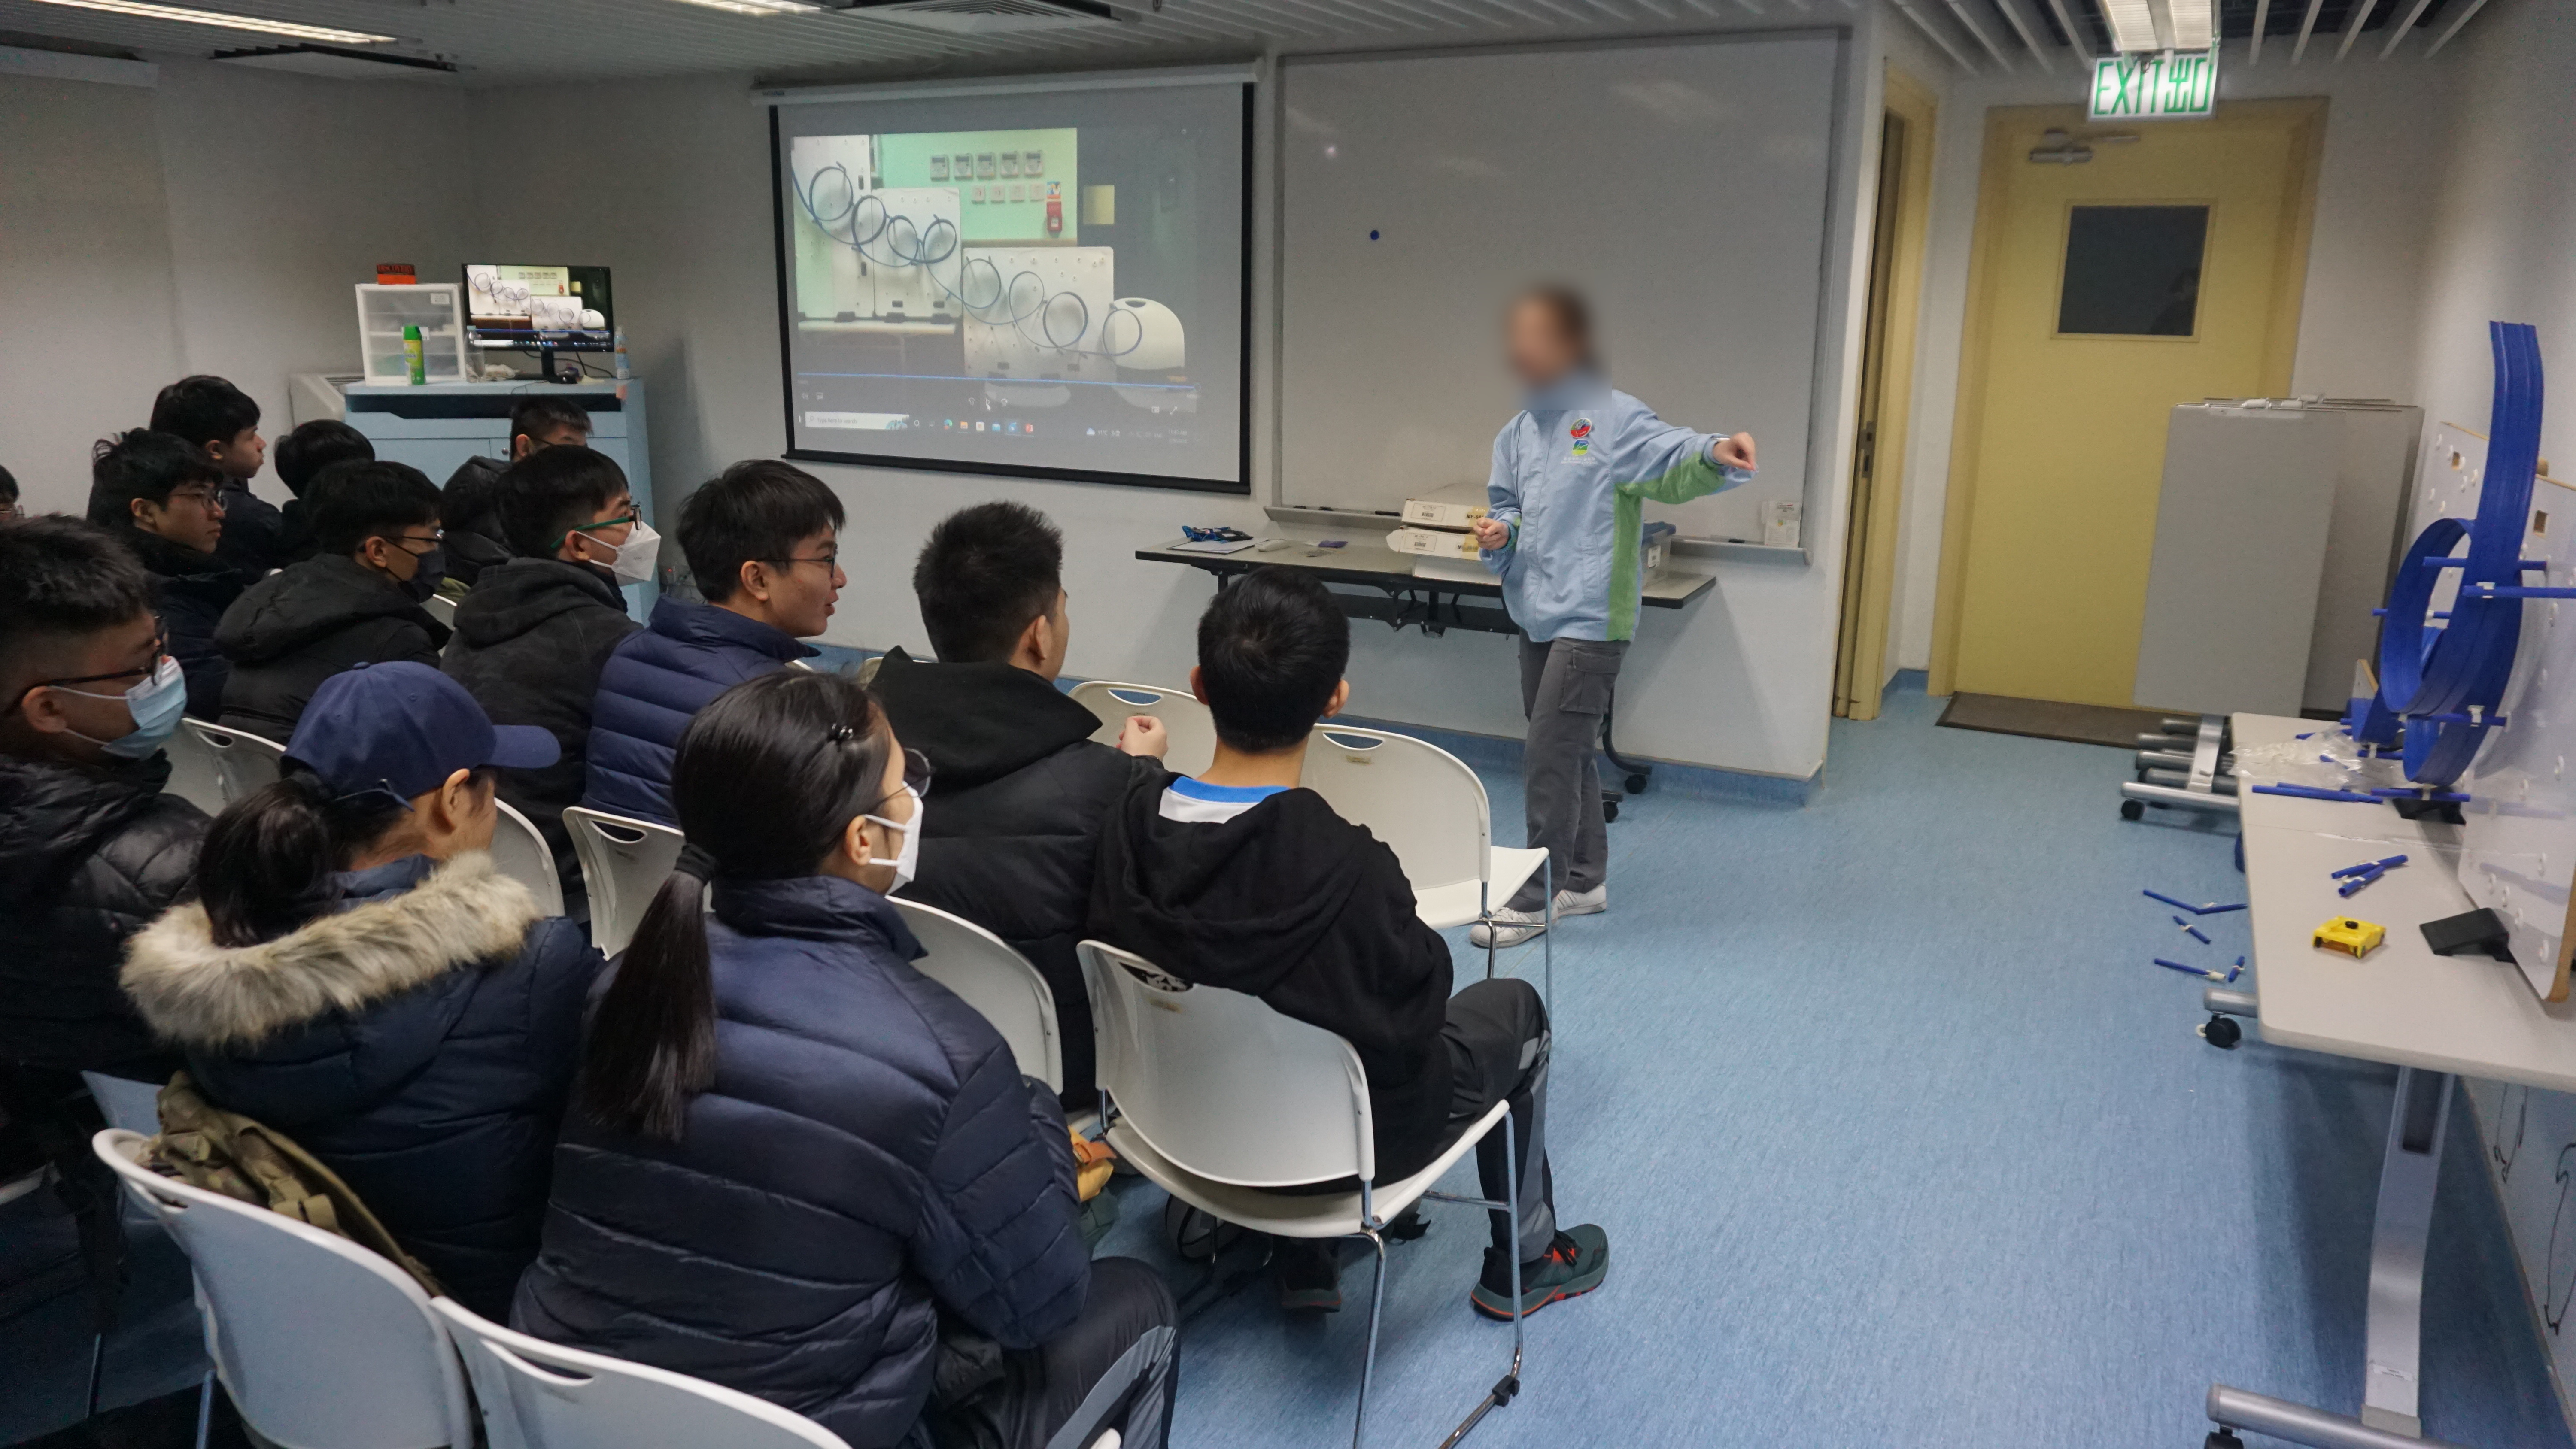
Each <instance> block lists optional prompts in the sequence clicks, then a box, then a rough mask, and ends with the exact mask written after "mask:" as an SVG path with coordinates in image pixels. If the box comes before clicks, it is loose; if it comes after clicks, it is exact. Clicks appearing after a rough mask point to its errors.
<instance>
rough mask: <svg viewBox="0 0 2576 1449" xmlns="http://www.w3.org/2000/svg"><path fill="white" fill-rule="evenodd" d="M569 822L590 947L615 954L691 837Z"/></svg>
mask: <svg viewBox="0 0 2576 1449" xmlns="http://www.w3.org/2000/svg"><path fill="white" fill-rule="evenodd" d="M796 662H798V663H803V662H804V661H802V660H798V661H796ZM563 822H564V829H565V830H567V831H569V832H571V834H572V853H573V855H574V857H575V858H576V859H578V860H579V861H580V862H581V883H582V888H583V889H585V890H587V891H588V892H589V893H590V943H591V944H592V945H594V946H597V947H598V948H599V953H600V954H601V955H603V956H614V955H616V954H617V953H618V952H620V951H623V950H625V949H626V943H627V942H629V941H631V940H633V939H635V927H636V926H637V924H638V923H640V922H641V921H642V920H643V919H644V908H645V907H647V906H649V905H651V904H653V895H654V893H655V892H656V891H659V890H660V889H661V888H662V882H663V881H664V880H666V879H668V878H669V877H670V874H671V867H672V866H674V865H676V864H678V863H679V859H680V847H681V846H682V845H683V844H686V843H687V838H686V837H684V836H683V835H681V834H680V832H678V831H676V830H673V829H672V828H671V827H670V826H668V825H657V824H655V823H654V822H652V821H650V820H637V819H634V818H632V817H630V816H625V815H610V814H608V813H606V812H604V811H599V810H592V809H588V808H586V807H584V806H580V805H575V806H573V807H572V808H571V809H568V810H566V811H564V813H563Z"/></svg>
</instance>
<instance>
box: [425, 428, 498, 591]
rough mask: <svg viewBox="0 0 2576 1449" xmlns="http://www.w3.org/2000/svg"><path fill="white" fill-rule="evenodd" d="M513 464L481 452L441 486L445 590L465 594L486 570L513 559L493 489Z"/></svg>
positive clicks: (439, 509) (460, 466) (440, 505)
mask: <svg viewBox="0 0 2576 1449" xmlns="http://www.w3.org/2000/svg"><path fill="white" fill-rule="evenodd" d="M509 467H510V465H509V464H508V463H507V462H505V461H503V460H501V459H499V458H486V457H483V456H482V455H480V454H477V455H475V456H474V457H471V458H468V459H466V460H465V461H464V462H462V463H459V464H457V465H456V471H455V472H453V473H450V474H448V475H447V482H446V484H445V485H444V486H443V487H441V488H440V489H439V495H440V502H439V507H438V521H439V522H440V523H441V524H443V525H445V527H446V529H447V583H446V585H445V586H444V587H443V588H442V589H441V592H443V593H445V594H447V595H448V596H449V597H450V598H463V597H464V596H465V591H466V590H467V589H470V588H472V587H474V581H475V580H477V579H479V578H481V577H483V571H484V570H485V569H488V568H495V567H498V566H499V565H502V564H505V563H508V562H509V561H510V550H509V548H508V546H507V545H505V544H503V543H502V542H501V541H500V539H501V523H500V520H499V519H498V518H496V517H495V516H494V515H493V512H492V492H493V489H494V487H495V486H496V485H497V484H498V483H499V481H500V477H501V475H502V474H503V473H504V472H507V471H508V470H509Z"/></svg>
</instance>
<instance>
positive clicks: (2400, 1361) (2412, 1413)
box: [2208, 1067, 2457, 1449]
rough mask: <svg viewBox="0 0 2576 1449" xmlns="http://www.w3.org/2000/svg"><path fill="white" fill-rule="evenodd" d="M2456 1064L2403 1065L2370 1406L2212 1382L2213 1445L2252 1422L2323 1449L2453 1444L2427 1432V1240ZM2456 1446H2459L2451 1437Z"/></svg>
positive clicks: (2381, 1219) (2376, 1260) (2382, 1232)
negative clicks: (2336, 1406)
mask: <svg viewBox="0 0 2576 1449" xmlns="http://www.w3.org/2000/svg"><path fill="white" fill-rule="evenodd" d="M2456 1080H2457V1078H2455V1077H2453V1076H2452V1075H2451V1074H2449V1073H2448V1072H2433V1071H2423V1070H2419V1069H2417V1068H2414V1067H2400V1068H2399V1069H2398V1071H2397V1100H2396V1102H2395V1103H2394V1104H2393V1106H2392V1107H2391V1109H2390V1111H2389V1114H2388V1155H2387V1157H2386V1159H2385V1160H2384V1161H2383V1162H2382V1163H2381V1165H2380V1169H2379V1207H2378V1213H2377V1216H2376V1217H2375V1218H2374V1219H2373V1222H2372V1226H2371V1233H2370V1317H2369V1329H2368V1336H2367V1338H2366V1339H2365V1343H2364V1348H2363V1352H2362V1359H2363V1362H2362V1408H2361V1417H2360V1418H2358V1419H2356V1418H2352V1417H2350V1416H2348V1415H2344V1414H2333V1413H2328V1412H2326V1411H2325V1410H2323V1409H2315V1408H2310V1407H2308V1406H2307V1405H2305V1404H2294V1403H2291V1402H2289V1401H2287V1400H2284V1399H2274V1398H2267V1397H2265V1396H2263V1395H2261V1394H2253V1393H2247V1392H2246V1391H2245V1390H2243V1389H2233V1388H2229V1387H2228V1386H2226V1385H2225V1384H2212V1385H2211V1386H2210V1389H2209V1402H2208V1410H2209V1418H2210V1421H2211V1422H2213V1423H2215V1424H2217V1425H2218V1426H2219V1428H2218V1431H2217V1432H2216V1433H2213V1434H2212V1435H2210V1443H2211V1444H2212V1445H2229V1446H2233V1445H2234V1444H2237V1443H2239V1442H2241V1441H2239V1440H2237V1438H2236V1436H2235V1435H2234V1434H2233V1433H2231V1432H2229V1431H2230V1430H2233V1429H2251V1430H2253V1431H2254V1432H2256V1433H2259V1434H2269V1435H2271V1436H2272V1437H2273V1438H2276V1439H2286V1440H2288V1441H2289V1442H2291V1443H2293V1444H2307V1445H2312V1446H2315V1449H2446V1446H2444V1445H2442V1444H2441V1443H2440V1441H2438V1440H2432V1439H2426V1438H2424V1437H2423V1433H2424V1424H2423V1420H2422V1419H2421V1418H2420V1417H2419V1413H2418V1411H2419V1408H2420V1403H2419V1398H2418V1389H2419V1384H2418V1381H2417V1379H2418V1374H2419V1372H2420V1366H2421V1362H2422V1359H2421V1352H2420V1350H2421V1348H2422V1343H2423V1331H2424V1244H2425V1240H2426V1239H2427V1238H2428V1237H2429V1236H2430V1234H2431V1231H2432V1225H2433V1193H2434V1188H2435V1187H2436V1185H2437V1184H2438V1182H2439V1180H2440V1177H2441V1170H2442V1139H2443V1135H2444V1133H2445V1132H2446V1130H2447V1129H2448V1127H2449V1123H2450V1117H2451V1090H2452V1085H2453V1083H2454V1082H2455V1081H2456ZM2448 1449H2457V1446H2448Z"/></svg>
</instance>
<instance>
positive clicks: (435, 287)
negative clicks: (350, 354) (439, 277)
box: [356, 282, 472, 383]
mask: <svg viewBox="0 0 2576 1449" xmlns="http://www.w3.org/2000/svg"><path fill="white" fill-rule="evenodd" d="M356 285H357V288H358V356H359V357H361V358H363V359H365V362H366V370H367V374H366V381H368V382H391V383H406V382H409V381H411V359H410V357H409V355H408V354H406V353H405V352H404V350H403V329H404V328H405V327H417V328H419V329H420V350H421V355H422V358H423V359H424V361H425V362H426V364H427V371H428V378H429V381H431V382H464V381H467V380H468V379H469V378H470V377H471V376H472V374H470V373H468V372H467V371H466V363H465V350H466V349H465V311H464V291H465V289H464V288H463V287H461V286H459V285H457V284H456V283H454V282H428V283H419V284H406V285H399V286H387V285H383V284H379V283H376V282H360V283H357V284H356Z"/></svg>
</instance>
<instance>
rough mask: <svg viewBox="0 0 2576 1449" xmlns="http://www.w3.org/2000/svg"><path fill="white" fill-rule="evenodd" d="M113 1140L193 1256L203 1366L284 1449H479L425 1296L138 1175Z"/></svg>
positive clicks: (394, 1274) (137, 1138)
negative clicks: (210, 1365) (206, 1362)
mask: <svg viewBox="0 0 2576 1449" xmlns="http://www.w3.org/2000/svg"><path fill="white" fill-rule="evenodd" d="M144 1142H145V1139H144V1138H143V1137H142V1136H141V1135H140V1134H137V1133H133V1132H125V1131H119V1130H118V1129H116V1128H113V1127H111V1128H109V1129H107V1130H106V1131H103V1132H101V1133H99V1134H98V1135H97V1136H96V1137H94V1138H92V1139H91V1146H92V1148H93V1150H95V1151H96V1152H97V1153H98V1155H99V1158H100V1159H101V1160H102V1161H104V1162H105V1163H106V1164H107V1165H108V1166H109V1167H111V1168H113V1169H115V1171H116V1175H117V1176H118V1178H120V1179H121V1180H122V1181H123V1182H124V1184H125V1187H126V1190H127V1191H128V1192H130V1193H132V1194H133V1195H134V1197H135V1198H136V1199H137V1200H139V1201H141V1202H142V1203H143V1204H144V1205H145V1206H146V1207H148V1208H150V1209H151V1210H152V1213H153V1215H154V1216H155V1217H157V1218H159V1219H160V1221H161V1225H162V1226H163V1227H164V1228H165V1229H167V1230H168V1232H169V1234H170V1236H171V1237H173V1238H175V1239H177V1240H178V1243H179V1246H180V1248H181V1249H182V1250H184V1251H185V1252H186V1253H187V1255H188V1263H189V1265H190V1266H191V1267H192V1268H194V1269H195V1270H196V1275H197V1303H198V1307H199V1309H200V1311H201V1312H202V1313H203V1314H204V1315H205V1322H206V1354H207V1356H208V1357H209V1358H211V1359H213V1360H214V1363H215V1373H216V1375H217V1376H218V1377H220V1378H221V1379H222V1380H223V1381H224V1388H225V1390H226V1391H227V1392H229V1393H230V1394H231V1395H232V1399H233V1403H234V1405H235V1406H236V1407H238V1408H239V1409H240V1410H241V1416H242V1420H243V1422H245V1423H247V1424H248V1425H249V1426H250V1427H251V1428H252V1429H254V1430H256V1431H258V1436H259V1438H260V1439H261V1440H262V1441H263V1442H265V1443H269V1444H273V1445H276V1446H278V1449H430V1446H433V1445H440V1444H445V1445H449V1446H452V1449H471V1446H472V1445H473V1443H474V1420H473V1414H472V1412H471V1410H470V1409H469V1408H468V1407H467V1404H466V1398H465V1376H464V1373H463V1372H462V1371H461V1370H460V1368H459V1367H458V1365H457V1361H456V1353H455V1350H454V1349H453V1348H452V1347H450V1346H449V1343H448V1339H447V1330H446V1327H445V1326H444V1324H443V1323H442V1322H441V1321H440V1319H439V1317H438V1315H437V1314H436V1313H435V1312H433V1311H431V1309H430V1306H429V1295H427V1294H425V1293H423V1292H421V1291H420V1285H419V1284H418V1283H416V1282H414V1281H413V1280H412V1277H411V1275H410V1274H408V1273H405V1272H404V1271H403V1270H402V1269H400V1268H397V1267H395V1266H394V1265H393V1264H392V1263H389V1262H387V1261H385V1260H384V1259H383V1258H380V1257H378V1256H377V1255H375V1254H374V1253H371V1252H369V1251H367V1250H366V1249H365V1248H362V1247H359V1246H358V1245H357V1244H355V1243H353V1242H350V1241H349V1240H348V1239H346V1238H343V1237H340V1236H338V1235H337V1234H334V1233H326V1232H324V1231H322V1230H321V1229H320V1228H316V1227H311V1226H308V1225H307V1224H304V1223H299V1222H296V1221H295V1220H293V1219H292V1218H288V1217H284V1216H282V1215H280V1214H277V1213H273V1212H270V1211H269V1210H267V1209H266V1208H262V1207H256V1206H253V1205H252V1204H250V1203H246V1202H238V1201H235V1200H234V1199H232V1198H229V1197H225V1196H223V1195H222V1194H220V1193H213V1192H208V1191H206V1190H205V1189H203V1188H198V1187H191V1186H189V1185H188V1184H187V1183H184V1182H181V1181H179V1180H178V1179H176V1178H169V1177H163V1176H162V1175H160V1174H159V1173H157V1172H154V1171H152V1170H150V1169H149V1168H146V1167H144V1166H143V1165H142V1164H141V1163H140V1162H139V1161H138V1160H137V1155H138V1153H139V1152H140V1151H141V1149H142V1147H143V1145H144Z"/></svg>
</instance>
